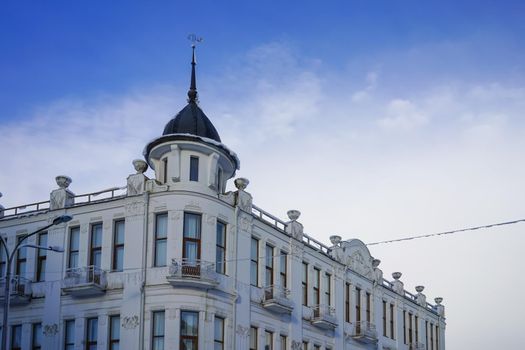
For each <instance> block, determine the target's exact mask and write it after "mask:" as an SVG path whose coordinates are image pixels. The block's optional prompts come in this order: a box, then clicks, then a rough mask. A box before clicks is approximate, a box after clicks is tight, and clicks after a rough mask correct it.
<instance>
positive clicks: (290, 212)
mask: <svg viewBox="0 0 525 350" xmlns="http://www.w3.org/2000/svg"><path fill="white" fill-rule="evenodd" d="M286 214H287V215H288V218H289V219H290V220H292V221H295V220H297V219H299V216H301V212H300V211H299V210H295V209H292V210H288V211H287V212H286Z"/></svg>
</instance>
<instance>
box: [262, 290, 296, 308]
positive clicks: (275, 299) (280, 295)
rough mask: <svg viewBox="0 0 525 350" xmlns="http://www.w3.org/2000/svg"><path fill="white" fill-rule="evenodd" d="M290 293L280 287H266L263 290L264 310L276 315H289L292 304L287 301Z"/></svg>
mask: <svg viewBox="0 0 525 350" xmlns="http://www.w3.org/2000/svg"><path fill="white" fill-rule="evenodd" d="M289 294H290V291H289V290H288V289H286V288H284V287H281V286H268V287H266V288H264V295H263V301H262V305H263V307H264V308H265V309H266V310H269V311H272V312H275V313H278V314H290V313H291V312H292V310H293V303H292V301H291V300H290V299H288V295H289Z"/></svg>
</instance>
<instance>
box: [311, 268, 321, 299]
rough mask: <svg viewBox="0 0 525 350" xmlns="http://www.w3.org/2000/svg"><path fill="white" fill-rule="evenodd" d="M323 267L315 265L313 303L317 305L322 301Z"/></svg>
mask: <svg viewBox="0 0 525 350" xmlns="http://www.w3.org/2000/svg"><path fill="white" fill-rule="evenodd" d="M320 290H321V269H319V268H317V267H314V280H313V283H312V292H313V299H314V300H313V305H314V306H317V305H320V303H321V291H320Z"/></svg>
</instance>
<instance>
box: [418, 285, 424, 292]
mask: <svg viewBox="0 0 525 350" xmlns="http://www.w3.org/2000/svg"><path fill="white" fill-rule="evenodd" d="M424 289H425V286H416V292H418V293H422V292H423V290H424Z"/></svg>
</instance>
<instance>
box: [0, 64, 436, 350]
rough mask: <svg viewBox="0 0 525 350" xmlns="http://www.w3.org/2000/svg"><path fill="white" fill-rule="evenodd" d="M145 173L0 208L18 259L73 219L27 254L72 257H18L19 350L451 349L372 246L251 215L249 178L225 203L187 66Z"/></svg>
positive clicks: (230, 174) (217, 147) (221, 160)
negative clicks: (179, 96) (175, 109)
mask: <svg viewBox="0 0 525 350" xmlns="http://www.w3.org/2000/svg"><path fill="white" fill-rule="evenodd" d="M144 158H145V161H144V160H135V161H133V166H134V168H135V173H133V174H131V175H129V177H128V178H127V185H126V186H125V187H122V188H113V189H109V190H105V191H101V192H97V193H91V194H85V195H75V194H74V193H73V192H72V191H71V190H70V189H69V186H70V183H71V179H70V178H68V177H67V176H58V177H57V185H58V188H57V189H55V190H53V191H52V192H51V195H50V199H49V201H44V202H38V203H33V204H27V205H24V206H20V207H14V208H7V209H4V208H3V207H0V233H1V235H2V237H4V239H5V241H6V242H7V246H8V248H9V250H10V251H11V250H13V249H14V247H15V245H16V243H17V241H18V240H20V239H22V237H24V236H25V235H27V234H29V233H31V232H34V231H35V230H37V229H39V228H41V227H44V226H46V225H48V224H49V223H50V222H51V221H52V220H53V219H54V218H56V217H57V216H60V215H64V214H67V215H71V216H72V217H73V219H72V220H71V221H69V222H67V223H63V224H59V225H56V226H52V227H50V228H49V229H48V230H47V231H45V232H41V233H40V234H38V235H34V236H31V237H30V238H28V239H27V242H25V243H26V244H29V245H33V246H61V247H64V252H63V253H56V252H48V251H45V250H42V249H38V248H34V247H31V246H25V247H22V248H21V249H19V250H18V251H17V252H16V254H15V258H14V260H13V270H12V271H13V274H14V277H13V278H12V285H11V288H10V294H9V296H10V313H9V321H8V325H7V327H4V325H2V331H3V330H4V329H7V332H8V333H7V336H8V343H9V344H10V345H9V346H10V347H9V348H10V349H26V350H27V349H64V350H69V349H78V350H80V349H126V350H135V349H136V350H138V349H151V350H159V349H195V350H196V349H199V350H205V349H216V350H219V349H239V350H240V349H242V350H247V349H264V350H267V349H268V350H269V349H276V350H281V349H287V350H290V349H293V350H298V349H307V350H315V349H323V350H324V349H332V350H335V349H337V350H343V349H385V350H386V349H390V350H393V349H397V350H406V349H425V350H443V349H445V318H444V307H443V305H442V304H441V298H436V299H435V301H436V304H435V305H433V304H430V303H428V302H427V300H426V297H425V295H424V294H423V293H422V292H423V287H422V286H418V287H416V290H417V293H415V294H412V293H409V292H408V291H406V290H405V289H404V285H403V282H402V281H401V279H400V277H401V273H394V274H393V280H392V281H389V280H387V279H386V278H384V277H383V273H382V271H381V270H380V269H379V264H380V261H379V260H378V259H374V258H373V257H372V256H371V255H370V252H369V250H368V249H367V247H366V245H365V244H363V242H361V241H360V240H358V239H350V240H342V239H341V237H338V236H332V237H331V243H330V244H329V245H325V244H323V243H321V242H319V241H317V240H315V239H314V238H313V237H311V236H308V235H306V234H305V233H304V232H303V226H302V225H301V223H300V221H299V218H300V212H299V211H297V210H290V211H288V213H287V216H288V219H287V220H281V219H279V218H277V217H276V216H273V215H271V214H269V213H267V212H265V211H264V210H263V209H261V208H258V207H257V206H255V205H254V204H253V201H252V196H251V195H250V193H249V191H247V186H248V180H247V179H244V178H237V179H235V180H234V183H235V187H236V188H237V190H236V191H233V192H225V188H226V183H227V182H228V181H233V179H234V176H235V172H236V170H237V169H239V159H238V158H237V156H236V155H235V153H233V152H232V151H231V150H229V149H228V148H227V147H226V146H225V145H224V144H223V143H222V142H221V139H220V136H219V134H218V132H217V131H216V129H215V127H214V126H213V124H212V123H211V122H210V120H209V119H208V118H207V117H206V115H205V114H204V112H203V111H202V110H201V109H200V107H199V105H198V101H197V91H196V84H195V61H194V60H192V79H191V87H190V91H189V92H188V104H187V106H186V107H184V109H182V110H181V111H180V112H179V113H178V114H177V115H176V116H175V117H174V118H173V119H172V120H170V121H169V122H168V124H167V125H166V126H165V129H164V132H163V135H162V136H160V137H158V138H156V139H155V140H153V141H151V142H150V143H148V144H147V145H146V147H145V149H144ZM248 161H249V160H248ZM148 166H149V167H151V168H152V169H153V171H154V174H155V177H154V178H148V177H147V176H146V175H145V171H146V170H147V168H148ZM5 269H6V254H5V252H4V251H3V250H2V253H1V255H0V273H1V274H2V277H4V276H5ZM2 283H5V277H4V281H3V282H2ZM0 287H1V286H0ZM1 290H2V291H1V292H0V293H2V294H1V295H0V296H1V297H2V298H5V297H6V295H5V293H4V292H3V288H1Z"/></svg>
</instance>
